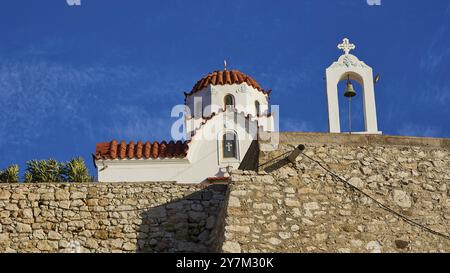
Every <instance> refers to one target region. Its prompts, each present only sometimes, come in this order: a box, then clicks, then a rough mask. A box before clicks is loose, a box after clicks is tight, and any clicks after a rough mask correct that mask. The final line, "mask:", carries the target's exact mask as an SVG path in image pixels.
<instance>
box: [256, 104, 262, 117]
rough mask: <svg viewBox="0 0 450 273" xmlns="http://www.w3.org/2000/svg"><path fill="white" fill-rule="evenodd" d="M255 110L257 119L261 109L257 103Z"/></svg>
mask: <svg viewBox="0 0 450 273" xmlns="http://www.w3.org/2000/svg"><path fill="white" fill-rule="evenodd" d="M255 109H256V116H258V117H259V116H260V115H261V107H260V104H259V101H255Z"/></svg>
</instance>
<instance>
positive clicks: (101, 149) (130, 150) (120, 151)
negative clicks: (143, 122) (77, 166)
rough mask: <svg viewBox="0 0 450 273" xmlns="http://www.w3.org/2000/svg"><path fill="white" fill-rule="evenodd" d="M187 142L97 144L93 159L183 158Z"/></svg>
mask: <svg viewBox="0 0 450 273" xmlns="http://www.w3.org/2000/svg"><path fill="white" fill-rule="evenodd" d="M188 143H189V142H188V141H184V142H183V141H180V140H179V141H177V142H175V141H173V140H172V141H170V142H169V143H167V142H166V141H161V143H159V142H157V141H155V142H153V144H151V143H150V142H149V141H147V142H145V144H143V143H142V141H138V142H137V144H135V143H134V141H130V142H129V143H128V144H127V143H126V142H125V141H123V140H122V141H121V142H120V144H119V143H118V142H117V141H116V140H113V141H111V142H102V143H97V145H96V149H95V154H94V158H95V159H96V160H100V159H117V158H119V159H142V158H143V159H149V158H184V157H186V156H187V151H188V149H189V146H188Z"/></svg>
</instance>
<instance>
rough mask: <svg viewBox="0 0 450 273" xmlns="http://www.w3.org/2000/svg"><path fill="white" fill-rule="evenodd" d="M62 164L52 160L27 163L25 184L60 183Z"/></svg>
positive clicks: (62, 179) (61, 179) (62, 178)
mask: <svg viewBox="0 0 450 273" xmlns="http://www.w3.org/2000/svg"><path fill="white" fill-rule="evenodd" d="M63 167H64V164H62V163H59V162H57V161H56V160H54V159H49V160H30V161H28V162H27V172H26V173H25V182H62V181H64V177H63Z"/></svg>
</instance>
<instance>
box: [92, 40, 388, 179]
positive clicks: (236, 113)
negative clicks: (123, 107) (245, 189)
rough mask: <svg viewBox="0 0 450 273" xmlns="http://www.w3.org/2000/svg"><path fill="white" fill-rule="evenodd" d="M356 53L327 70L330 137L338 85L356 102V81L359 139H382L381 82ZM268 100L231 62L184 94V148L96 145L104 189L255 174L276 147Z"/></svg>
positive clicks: (345, 45)
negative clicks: (263, 153) (264, 153)
mask: <svg viewBox="0 0 450 273" xmlns="http://www.w3.org/2000/svg"><path fill="white" fill-rule="evenodd" d="M355 48H356V47H355V45H354V44H351V43H350V41H349V39H347V38H345V39H343V41H342V43H341V44H339V45H338V49H340V50H342V51H343V55H341V56H340V57H339V59H338V60H337V61H336V62H334V63H333V64H332V65H331V66H330V67H328V68H327V69H326V82H327V90H326V94H327V99H328V120H329V124H328V125H329V132H330V133H341V128H340V117H339V98H338V90H337V86H338V84H339V83H340V82H341V81H346V82H347V85H346V90H345V93H344V96H345V97H347V98H348V99H349V100H351V98H352V97H353V96H355V95H356V92H355V91H354V89H353V86H352V81H356V82H358V83H359V84H360V86H361V87H362V93H363V94H362V96H363V106H364V121H365V130H364V131H363V132H353V133H357V134H381V132H380V131H379V130H378V125H377V116H376V106H375V93H374V85H375V82H376V79H377V77H376V78H375V79H374V76H373V71H372V68H371V67H369V66H368V65H366V64H365V63H364V62H363V61H360V60H359V59H358V58H357V57H356V56H354V55H352V54H350V51H351V50H354V49H355ZM270 93H271V90H266V89H263V88H262V87H261V86H260V85H259V84H258V82H257V81H256V80H255V79H253V78H252V77H251V76H249V75H246V74H244V73H243V72H241V71H238V70H228V69H227V66H226V62H225V63H224V69H223V70H218V71H214V72H212V73H209V74H207V75H206V76H204V77H203V78H201V79H200V80H199V81H197V83H196V84H195V85H194V86H193V87H192V89H191V91H190V92H187V93H184V95H185V101H184V115H183V120H182V122H181V123H182V126H180V127H181V128H182V130H183V135H184V136H185V139H184V140H163V141H150V140H147V141H141V140H139V141H137V142H134V141H133V140H131V141H128V142H127V141H125V140H121V141H120V142H119V141H117V140H112V141H109V142H101V143H97V145H96V150H95V153H94V154H93V160H94V164H95V167H96V168H97V171H98V181H99V182H150V181H155V182H157V181H175V182H178V183H225V182H227V181H228V177H229V172H230V170H231V169H238V168H239V169H255V168H256V167H257V166H255V164H257V160H255V158H256V156H257V153H258V152H259V150H260V149H261V150H263V149H271V148H272V149H274V148H276V144H277V143H276V139H277V138H276V133H277V130H278V120H279V117H278V112H277V111H276V109H277V107H272V106H271V105H270ZM274 109H275V111H273V110H274ZM348 133H350V132H348ZM172 135H174V133H173V132H172ZM262 137H268V138H270V139H271V141H270V143H271V144H273V146H271V147H260V145H259V144H258V140H259V139H261V138H262ZM269 146H270V145H269Z"/></svg>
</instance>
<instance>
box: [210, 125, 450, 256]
mask: <svg viewBox="0 0 450 273" xmlns="http://www.w3.org/2000/svg"><path fill="white" fill-rule="evenodd" d="M280 142H281V143H280V146H279V148H278V149H277V150H275V151H273V152H268V153H264V152H261V154H260V160H259V166H260V167H259V170H258V172H251V171H235V172H234V173H233V174H232V176H231V180H232V182H231V184H230V185H229V188H228V197H227V199H228V200H227V205H226V210H225V212H224V217H225V218H224V219H223V221H224V228H223V232H221V236H220V238H219V239H218V241H220V242H221V243H220V244H219V245H218V248H217V250H218V251H223V252H450V240H448V239H445V238H443V237H440V236H437V235H434V234H431V233H429V232H427V231H425V230H423V229H421V228H419V227H417V226H413V225H411V224H409V223H406V222H405V221H403V220H401V219H399V218H398V217H397V216H395V215H393V214H392V213H390V212H388V211H386V210H384V209H382V208H380V207H379V206H377V205H376V204H375V203H374V202H373V201H372V200H370V199H369V198H367V197H366V196H364V195H363V194H361V193H358V192H357V191H355V190H354V189H352V188H351V187H349V186H348V185H344V183H342V182H341V181H338V180H336V179H334V178H333V177H332V176H331V175H330V174H329V173H327V172H326V171H325V170H324V169H323V168H321V167H320V166H319V164H317V163H316V162H314V161H312V160H310V159H308V158H307V157H306V156H305V155H307V156H309V157H311V158H313V159H314V160H317V161H318V162H320V163H321V164H323V165H324V166H326V167H327V168H329V169H330V170H331V171H333V172H335V173H336V174H338V175H339V176H341V177H342V178H344V179H346V180H348V181H349V182H350V183H351V184H352V185H354V186H356V187H358V188H359V189H362V190H363V191H364V192H365V193H367V194H369V195H370V196H373V197H374V198H375V199H376V200H378V201H380V202H382V203H383V204H385V205H387V206H388V207H390V208H392V209H394V210H395V211H398V212H399V213H401V214H402V215H404V216H406V217H408V218H410V219H412V220H414V221H417V222H419V223H421V224H423V225H425V226H427V227H429V228H431V229H433V230H436V231H438V232H441V233H443V234H445V235H447V236H449V235H450V139H425V138H408V137H390V136H362V135H334V134H302V133H283V134H281V136H280ZM262 144H264V143H262ZM298 144H305V146H306V149H305V151H304V154H301V155H300V156H299V157H298V158H297V161H296V163H295V164H293V163H290V162H289V161H287V160H286V159H285V157H286V155H287V154H289V153H290V152H291V151H292V150H293V148H294V147H296V146H297V145H298Z"/></svg>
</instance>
